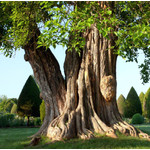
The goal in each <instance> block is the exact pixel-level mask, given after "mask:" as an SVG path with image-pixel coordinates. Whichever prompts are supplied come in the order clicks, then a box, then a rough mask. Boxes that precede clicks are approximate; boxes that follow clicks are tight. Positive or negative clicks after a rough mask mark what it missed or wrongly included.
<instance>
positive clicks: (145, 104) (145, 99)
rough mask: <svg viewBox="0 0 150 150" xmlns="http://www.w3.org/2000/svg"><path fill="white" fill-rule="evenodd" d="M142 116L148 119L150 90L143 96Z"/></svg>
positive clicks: (149, 113) (149, 115)
mask: <svg viewBox="0 0 150 150" xmlns="http://www.w3.org/2000/svg"><path fill="white" fill-rule="evenodd" d="M143 114H144V116H145V117H147V118H149V119H150V88H149V89H148V90H147V92H146V93H145V96H144V113H143Z"/></svg>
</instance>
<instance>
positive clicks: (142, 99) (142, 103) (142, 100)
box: [139, 92, 145, 114]
mask: <svg viewBox="0 0 150 150" xmlns="http://www.w3.org/2000/svg"><path fill="white" fill-rule="evenodd" d="M144 96H145V95H144V93H143V92H141V93H140V95H139V99H140V102H141V106H142V114H143V112H144V105H145V104H144Z"/></svg>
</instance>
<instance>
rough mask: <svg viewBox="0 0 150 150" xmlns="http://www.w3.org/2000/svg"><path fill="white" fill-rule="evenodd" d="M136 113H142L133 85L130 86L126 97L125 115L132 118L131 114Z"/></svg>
mask: <svg viewBox="0 0 150 150" xmlns="http://www.w3.org/2000/svg"><path fill="white" fill-rule="evenodd" d="M136 113H140V114H142V107H141V102H140V99H139V97H138V95H137V92H136V91H135V89H134V88H133V87H131V89H130V91H129V93H128V95H127V98H126V104H125V117H126V118H132V116H133V115H134V114H136Z"/></svg>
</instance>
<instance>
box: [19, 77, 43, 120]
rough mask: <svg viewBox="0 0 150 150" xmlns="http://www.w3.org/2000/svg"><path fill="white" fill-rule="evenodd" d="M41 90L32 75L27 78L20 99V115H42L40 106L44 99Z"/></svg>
mask: <svg viewBox="0 0 150 150" xmlns="http://www.w3.org/2000/svg"><path fill="white" fill-rule="evenodd" d="M39 95H40V91H39V89H38V87H37V85H36V82H35V80H34V79H33V77H32V76H29V78H28V79H27V81H26V83H25V85H24V87H23V89H22V91H21V93H20V96H19V99H18V105H17V112H18V114H19V115H20V116H35V117H38V116H40V112H39V107H40V104H41V102H42V100H41V99H40V98H39Z"/></svg>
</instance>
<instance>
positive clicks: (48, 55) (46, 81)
mask: <svg viewBox="0 0 150 150" xmlns="http://www.w3.org/2000/svg"><path fill="white" fill-rule="evenodd" d="M39 34H40V32H39V30H38V29H37V31H36V32H35V35H34V36H33V37H32V39H31V40H30V41H29V42H28V44H26V45H25V46H24V50H25V56H24V58H25V60H26V61H29V63H30V64H31V67H32V69H33V72H34V76H35V79H36V81H37V83H38V85H39V87H40V90H41V93H40V97H41V98H42V99H43V100H44V101H45V108H46V112H45V113H46V115H45V118H44V122H43V124H42V126H41V128H40V130H39V132H38V133H37V134H35V136H36V135H38V134H44V135H46V134H47V128H48V125H49V124H50V122H51V121H52V120H53V119H54V118H56V117H57V116H58V115H60V114H61V113H62V111H63V108H64V103H65V94H66V88H65V81H64V79H63V76H62V74H61V71H60V67H59V64H58V62H57V60H56V58H55V57H54V55H53V54H52V52H51V51H50V49H47V50H46V48H45V47H40V48H36V47H37V45H36V42H37V41H36V40H37V37H38V36H39Z"/></svg>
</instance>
